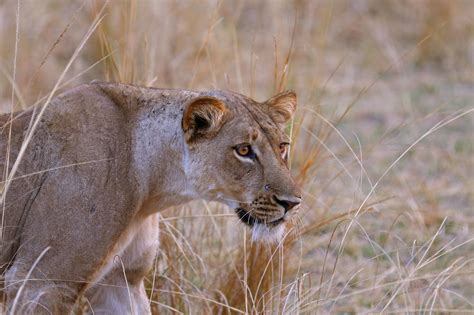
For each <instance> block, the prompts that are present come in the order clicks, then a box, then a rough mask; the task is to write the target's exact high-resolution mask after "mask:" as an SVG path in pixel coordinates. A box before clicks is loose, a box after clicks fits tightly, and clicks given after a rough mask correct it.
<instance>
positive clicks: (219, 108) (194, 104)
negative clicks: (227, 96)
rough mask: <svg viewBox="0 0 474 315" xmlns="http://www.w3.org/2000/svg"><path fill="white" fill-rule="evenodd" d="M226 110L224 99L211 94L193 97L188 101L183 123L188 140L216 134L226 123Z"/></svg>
mask: <svg viewBox="0 0 474 315" xmlns="http://www.w3.org/2000/svg"><path fill="white" fill-rule="evenodd" d="M226 111H227V108H226V106H225V104H224V103H223V102H222V101H220V100H218V99H217V98H214V97H210V96H202V97H197V98H193V99H192V100H190V101H189V102H188V103H186V104H185V105H184V114H183V120H182V123H181V124H182V128H183V131H184V137H185V139H186V142H188V143H191V142H193V141H194V140H196V139H198V138H200V137H205V138H210V137H212V136H214V135H215V134H216V133H217V132H218V131H219V129H220V128H221V126H222V124H223V123H224V114H225V113H226Z"/></svg>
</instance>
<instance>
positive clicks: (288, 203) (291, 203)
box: [273, 196, 301, 213]
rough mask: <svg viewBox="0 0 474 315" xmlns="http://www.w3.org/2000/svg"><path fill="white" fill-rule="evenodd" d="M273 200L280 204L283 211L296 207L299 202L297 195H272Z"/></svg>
mask: <svg viewBox="0 0 474 315" xmlns="http://www.w3.org/2000/svg"><path fill="white" fill-rule="evenodd" d="M273 200H275V202H276V203H277V204H279V205H280V206H282V207H283V208H284V209H285V213H286V212H288V211H290V210H291V209H293V208H294V207H296V206H297V205H299V204H300V203H301V198H298V197H293V198H288V197H280V198H279V197H277V196H273Z"/></svg>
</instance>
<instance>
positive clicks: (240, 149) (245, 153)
mask: <svg viewBox="0 0 474 315" xmlns="http://www.w3.org/2000/svg"><path fill="white" fill-rule="evenodd" d="M234 150H235V152H236V153H237V154H238V155H240V156H242V157H247V158H252V157H253V156H254V153H253V151H252V147H251V146H250V145H249V144H243V145H239V146H237V147H235V148H234Z"/></svg>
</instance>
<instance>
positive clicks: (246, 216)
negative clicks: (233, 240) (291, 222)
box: [235, 208, 285, 227]
mask: <svg viewBox="0 0 474 315" xmlns="http://www.w3.org/2000/svg"><path fill="white" fill-rule="evenodd" d="M235 212H236V213H237V216H238V217H239V219H240V221H242V222H244V223H245V224H247V225H248V226H250V227H252V226H254V225H255V224H264V225H266V226H268V227H274V226H277V225H280V224H281V223H283V222H285V218H284V217H281V218H279V219H276V220H273V221H267V220H265V219H260V218H256V217H254V216H252V215H251V214H250V212H249V211H247V210H245V209H244V208H237V209H235Z"/></svg>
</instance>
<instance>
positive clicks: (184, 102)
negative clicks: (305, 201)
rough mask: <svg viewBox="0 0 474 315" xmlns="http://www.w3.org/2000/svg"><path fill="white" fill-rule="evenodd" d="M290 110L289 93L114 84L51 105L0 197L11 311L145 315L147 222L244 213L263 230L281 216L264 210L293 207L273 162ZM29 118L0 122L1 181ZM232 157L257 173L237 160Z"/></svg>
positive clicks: (289, 183)
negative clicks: (215, 206)
mask: <svg viewBox="0 0 474 315" xmlns="http://www.w3.org/2000/svg"><path fill="white" fill-rule="evenodd" d="M280 97H281V99H280ZM295 106H296V97H295V95H294V94H293V93H283V94H282V95H280V96H276V97H274V98H272V99H271V100H270V102H268V103H263V104H261V103H257V102H255V101H253V100H251V99H249V98H247V97H245V96H243V95H240V94H237V93H233V92H229V91H220V90H216V91H209V92H195V91H187V90H164V89H152V88H142V87H137V86H131V85H123V84H114V83H93V84H89V85H82V86H79V87H77V88H74V89H72V90H69V91H67V92H65V93H63V94H61V95H60V96H58V97H56V98H54V99H53V100H52V102H51V104H50V105H49V106H48V107H47V109H46V110H45V113H44V115H43V116H42V117H41V120H40V123H39V125H38V128H37V129H36V130H35V133H34V135H33V138H32V140H31V142H30V143H29V144H28V147H27V151H26V154H25V156H24V157H23V159H22V160H21V163H20V167H19V169H18V171H17V172H16V173H15V178H17V179H14V180H13V181H12V182H11V185H10V188H9V189H8V191H7V195H6V201H5V205H4V206H5V216H4V217H3V220H4V227H3V231H2V232H3V236H2V238H1V242H0V278H2V277H3V278H4V280H5V288H4V291H5V292H6V295H7V299H6V309H7V311H8V310H12V308H13V307H15V310H16V311H18V312H20V313H24V312H33V313H49V312H51V313H53V314H66V313H69V312H71V310H72V309H73V307H74V305H75V303H76V302H77V301H78V299H79V298H80V297H81V296H85V297H86V298H87V299H88V300H89V302H90V304H91V307H92V309H93V310H94V311H95V310H96V311H97V313H100V312H106V313H107V312H108V313H111V314H119V313H120V314H123V313H135V314H144V313H149V312H150V308H149V305H148V300H147V297H146V295H145V290H144V286H143V278H144V277H145V275H146V274H147V273H148V272H149V270H150V269H151V266H152V264H153V259H154V257H155V255H156V251H157V248H158V234H157V233H158V223H157V217H156V215H155V214H156V213H157V212H159V211H161V210H164V209H166V208H169V207H171V206H176V205H179V204H182V203H185V202H188V201H190V200H193V199H198V198H203V199H206V200H215V201H220V202H223V203H225V204H227V205H229V206H230V207H232V208H240V209H241V210H240V215H241V217H242V213H244V215H243V217H244V219H243V220H245V219H246V218H245V216H246V215H245V213H247V214H248V215H249V216H252V218H254V220H255V222H257V224H260V225H263V226H265V229H264V230H265V231H267V230H268V231H270V230H272V228H273V227H272V225H271V224H270V223H271V222H272V221H275V220H277V219H281V218H284V216H285V210H284V209H283V208H282V206H281V205H278V204H277V203H275V199H274V197H273V196H278V198H279V199H285V200H290V201H291V200H293V201H294V200H299V198H300V197H301V196H300V191H299V189H298V187H297V185H296V184H295V183H294V181H293V180H292V178H291V175H290V172H289V170H288V167H287V163H286V160H285V157H284V156H282V155H281V154H280V149H279V146H280V144H281V143H285V142H289V140H288V138H287V136H286V135H285V134H284V132H283V131H282V129H281V127H282V126H281V123H284V122H285V121H287V120H288V119H290V118H291V116H292V115H293V112H294V110H295ZM37 112H38V110H36V111H34V110H28V111H24V112H18V113H14V114H13V121H10V115H3V116H0V125H2V126H3V129H2V133H1V135H0V161H1V162H2V163H3V164H1V165H0V169H1V171H2V174H3V173H5V171H6V170H5V167H6V165H5V163H4V162H5V161H6V154H7V149H9V160H10V164H9V165H10V167H9V168H11V166H12V164H13V162H14V161H15V159H16V158H17V155H18V152H19V150H20V147H21V145H22V143H23V141H24V137H25V133H26V131H27V129H28V127H29V126H30V124H31V120H32V119H35V114H37ZM10 127H11V131H12V133H11V134H12V136H11V139H9V136H8V135H9V129H10ZM240 143H248V144H250V145H252V148H254V150H255V153H256V155H257V156H258V159H256V160H245V159H244V161H242V157H240V158H236V156H235V151H234V149H233V148H234V146H235V145H238V144H240ZM8 144H9V146H8ZM7 147H9V148H7ZM298 202H299V201H298ZM2 206H3V205H2ZM0 211H1V210H0ZM0 216H1V214H0ZM0 219H2V218H1V217H0ZM280 221H281V222H283V221H284V220H283V219H281V220H280ZM280 221H278V222H280ZM267 222H268V223H269V225H268V227H267V226H266V223H267ZM275 222H276V221H275ZM247 223H248V222H247ZM275 231H278V232H277V233H279V234H281V231H282V225H281V224H280V225H278V227H276V228H275ZM46 248H49V249H48V250H47V251H46V252H43V251H44V250H45V249H46ZM42 253H43V256H42V257H41V259H39V257H40V255H41V254H42ZM34 264H36V267H35V268H34V269H33V270H31V275H30V277H29V278H28V279H27V274H28V272H29V271H30V269H31V268H32V266H33V265H34ZM31 279H34V280H31ZM25 280H26V281H25ZM0 281H2V280H1V279H0ZM1 284H2V282H0V285H1ZM0 289H1V288H0ZM19 292H21V294H20V293H19Z"/></svg>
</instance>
